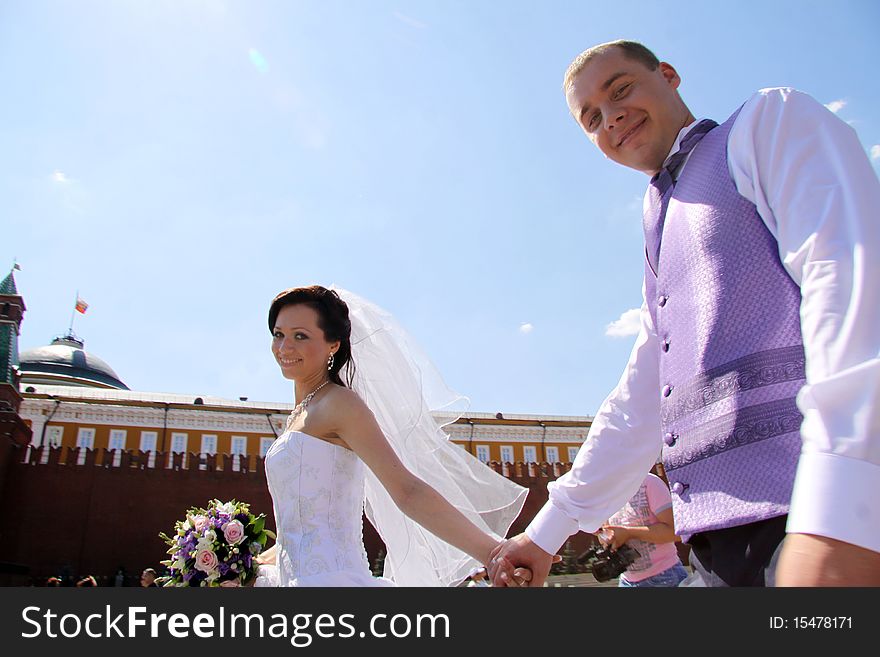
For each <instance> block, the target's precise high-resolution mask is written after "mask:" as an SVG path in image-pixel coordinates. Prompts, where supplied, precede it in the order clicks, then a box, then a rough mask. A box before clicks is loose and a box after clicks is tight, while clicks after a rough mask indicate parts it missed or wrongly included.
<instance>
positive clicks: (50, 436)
mask: <svg viewBox="0 0 880 657" xmlns="http://www.w3.org/2000/svg"><path fill="white" fill-rule="evenodd" d="M63 438H64V427H62V426H59V425H57V424H53V425H49V426H48V427H46V446H47V447H61V441H62V440H63Z"/></svg>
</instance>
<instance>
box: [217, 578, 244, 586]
mask: <svg viewBox="0 0 880 657" xmlns="http://www.w3.org/2000/svg"><path fill="white" fill-rule="evenodd" d="M220 586H222V587H223V588H230V587H235V586H241V582H239V581H238V580H237V579H227V580H223V581H222V582H220Z"/></svg>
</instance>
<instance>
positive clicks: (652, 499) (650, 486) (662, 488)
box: [645, 474, 672, 516]
mask: <svg viewBox="0 0 880 657" xmlns="http://www.w3.org/2000/svg"><path fill="white" fill-rule="evenodd" d="M645 495H647V497H648V508H649V509H651V513H653V514H654V515H655V516H656V515H657V514H659V513H662V512H664V511H666V509H669V508H671V507H672V494H671V493H670V492H669V488H668V487H667V486H666V484H665V483H664V482H663V480H662V479H661V478H660V477H658V476H656V475H653V474H649V475H648V478H647V479H646V480H645Z"/></svg>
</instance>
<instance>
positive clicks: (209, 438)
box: [199, 433, 217, 470]
mask: <svg viewBox="0 0 880 657" xmlns="http://www.w3.org/2000/svg"><path fill="white" fill-rule="evenodd" d="M216 453H217V436H216V435H214V434H207V433H206V434H202V449H201V450H200V457H201V458H199V470H205V469H207V467H208V464H207V458H206V457H207V455H208V454H216Z"/></svg>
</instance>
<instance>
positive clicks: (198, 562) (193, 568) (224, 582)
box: [159, 500, 275, 587]
mask: <svg viewBox="0 0 880 657" xmlns="http://www.w3.org/2000/svg"><path fill="white" fill-rule="evenodd" d="M265 522H266V518H265V515H263V514H260V515H259V516H256V515H254V514H252V513H251V512H250V509H249V507H248V505H247V504H244V503H241V502H238V501H236V500H232V501H230V502H220V500H211V502H209V503H208V506H207V507H206V508H204V509H197V508H192V509H190V510H189V511H188V512H187V513H186V519H185V520H182V521H178V522H177V523H176V524H175V526H174V530H175V531H174V534H173V536H172V537H168V536H166V535H165V534H160V535H159V536H160V537H161V538H162V539H164V540H165V542H166V543H167V544H168V546H169V548H170V549H169V550H168V554H169V555H170V556H171V558H170V559H168V560H166V561H163V562H162V563H163V564H164V565H166V566H168V569H169V575H168V577H166V578H164V579H165V586H224V587H227V586H241V585H246V584H248V583H250V582H251V581H252V580H253V579H254V578H255V577H256V571H257V564H256V562H255V561H254V556H256V555H258V554H260V553H261V552H262V551H263V549H264V548H265V546H266V541H267V540H268V539H269V538H275V534H273V533H272V532H270V531H269V530H267V529H266V528H265Z"/></svg>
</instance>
